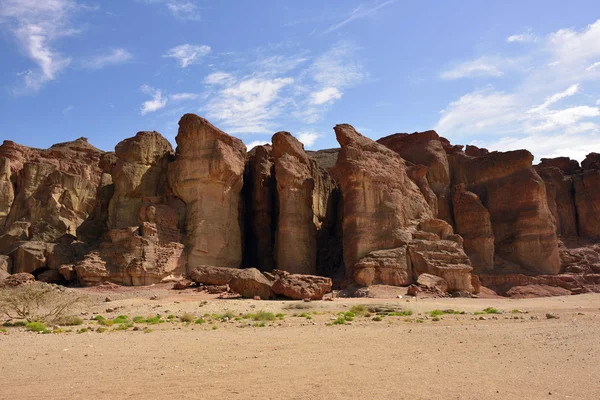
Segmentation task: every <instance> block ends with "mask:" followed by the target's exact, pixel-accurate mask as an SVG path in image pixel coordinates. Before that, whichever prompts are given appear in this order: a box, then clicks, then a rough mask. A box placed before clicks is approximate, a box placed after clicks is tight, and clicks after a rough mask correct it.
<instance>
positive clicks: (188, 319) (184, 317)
mask: <svg viewBox="0 0 600 400" xmlns="http://www.w3.org/2000/svg"><path fill="white" fill-rule="evenodd" d="M179 320H180V321H181V322H194V321H195V320H196V316H195V315H193V314H188V313H185V314H183V315H182V316H181V317H180V318H179Z"/></svg>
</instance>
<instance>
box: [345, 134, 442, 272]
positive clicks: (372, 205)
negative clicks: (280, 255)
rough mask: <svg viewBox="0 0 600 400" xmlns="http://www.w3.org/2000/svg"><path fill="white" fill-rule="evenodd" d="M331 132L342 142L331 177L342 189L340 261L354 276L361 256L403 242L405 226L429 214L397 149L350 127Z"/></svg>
mask: <svg viewBox="0 0 600 400" xmlns="http://www.w3.org/2000/svg"><path fill="white" fill-rule="evenodd" d="M334 130H335V133H336V137H337V140H338V142H339V143H340V145H341V146H342V148H341V150H340V153H339V156H338V159H337V162H336V166H335V169H334V176H335V177H336V178H337V179H338V181H339V183H340V186H341V191H342V202H343V206H342V208H343V222H342V225H343V226H342V231H343V248H344V264H345V266H346V276H348V277H353V276H354V265H355V264H356V263H357V262H358V261H359V260H360V259H362V258H363V257H365V256H366V255H367V254H368V253H370V252H372V251H374V250H383V249H395V248H398V247H402V246H405V245H406V244H407V243H408V242H410V240H411V238H412V236H411V234H410V230H411V229H414V228H415V227H416V226H417V225H418V223H419V221H420V220H421V219H431V218H432V217H433V212H432V210H431V209H430V208H429V206H428V204H427V202H426V201H425V199H424V197H423V195H422V194H421V191H420V190H419V188H418V187H417V185H416V184H415V183H414V182H412V181H411V180H410V179H409V178H408V176H407V174H406V166H405V163H404V160H402V158H400V156H399V155H398V154H397V153H395V152H394V151H392V150H390V149H388V148H387V147H385V146H383V145H381V144H378V143H375V142H373V141H372V140H370V139H368V138H366V137H364V136H362V135H361V134H360V133H358V132H356V130H355V129H354V128H353V127H352V126H350V125H347V124H343V125H336V126H335V128H334Z"/></svg>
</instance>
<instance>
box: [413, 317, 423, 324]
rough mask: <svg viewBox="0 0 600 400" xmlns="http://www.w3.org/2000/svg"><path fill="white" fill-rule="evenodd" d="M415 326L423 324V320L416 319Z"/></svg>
mask: <svg viewBox="0 0 600 400" xmlns="http://www.w3.org/2000/svg"><path fill="white" fill-rule="evenodd" d="M415 322H416V323H417V324H422V323H423V322H425V321H424V320H423V319H421V318H417V320H416V321H415Z"/></svg>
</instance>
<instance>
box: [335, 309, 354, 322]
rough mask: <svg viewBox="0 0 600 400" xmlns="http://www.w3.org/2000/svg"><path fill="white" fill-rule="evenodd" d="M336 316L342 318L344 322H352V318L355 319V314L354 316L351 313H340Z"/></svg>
mask: <svg viewBox="0 0 600 400" xmlns="http://www.w3.org/2000/svg"><path fill="white" fill-rule="evenodd" d="M338 315H339V316H340V317H341V318H344V319H345V320H346V321H353V320H354V317H356V314H354V313H353V312H352V311H347V312H340V313H338Z"/></svg>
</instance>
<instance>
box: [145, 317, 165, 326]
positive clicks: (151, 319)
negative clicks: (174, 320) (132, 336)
mask: <svg viewBox="0 0 600 400" xmlns="http://www.w3.org/2000/svg"><path fill="white" fill-rule="evenodd" d="M163 322H165V321H164V320H163V319H161V317H160V315H158V314H156V316H154V317H148V318H146V323H147V324H149V325H156V324H160V323H163Z"/></svg>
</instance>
